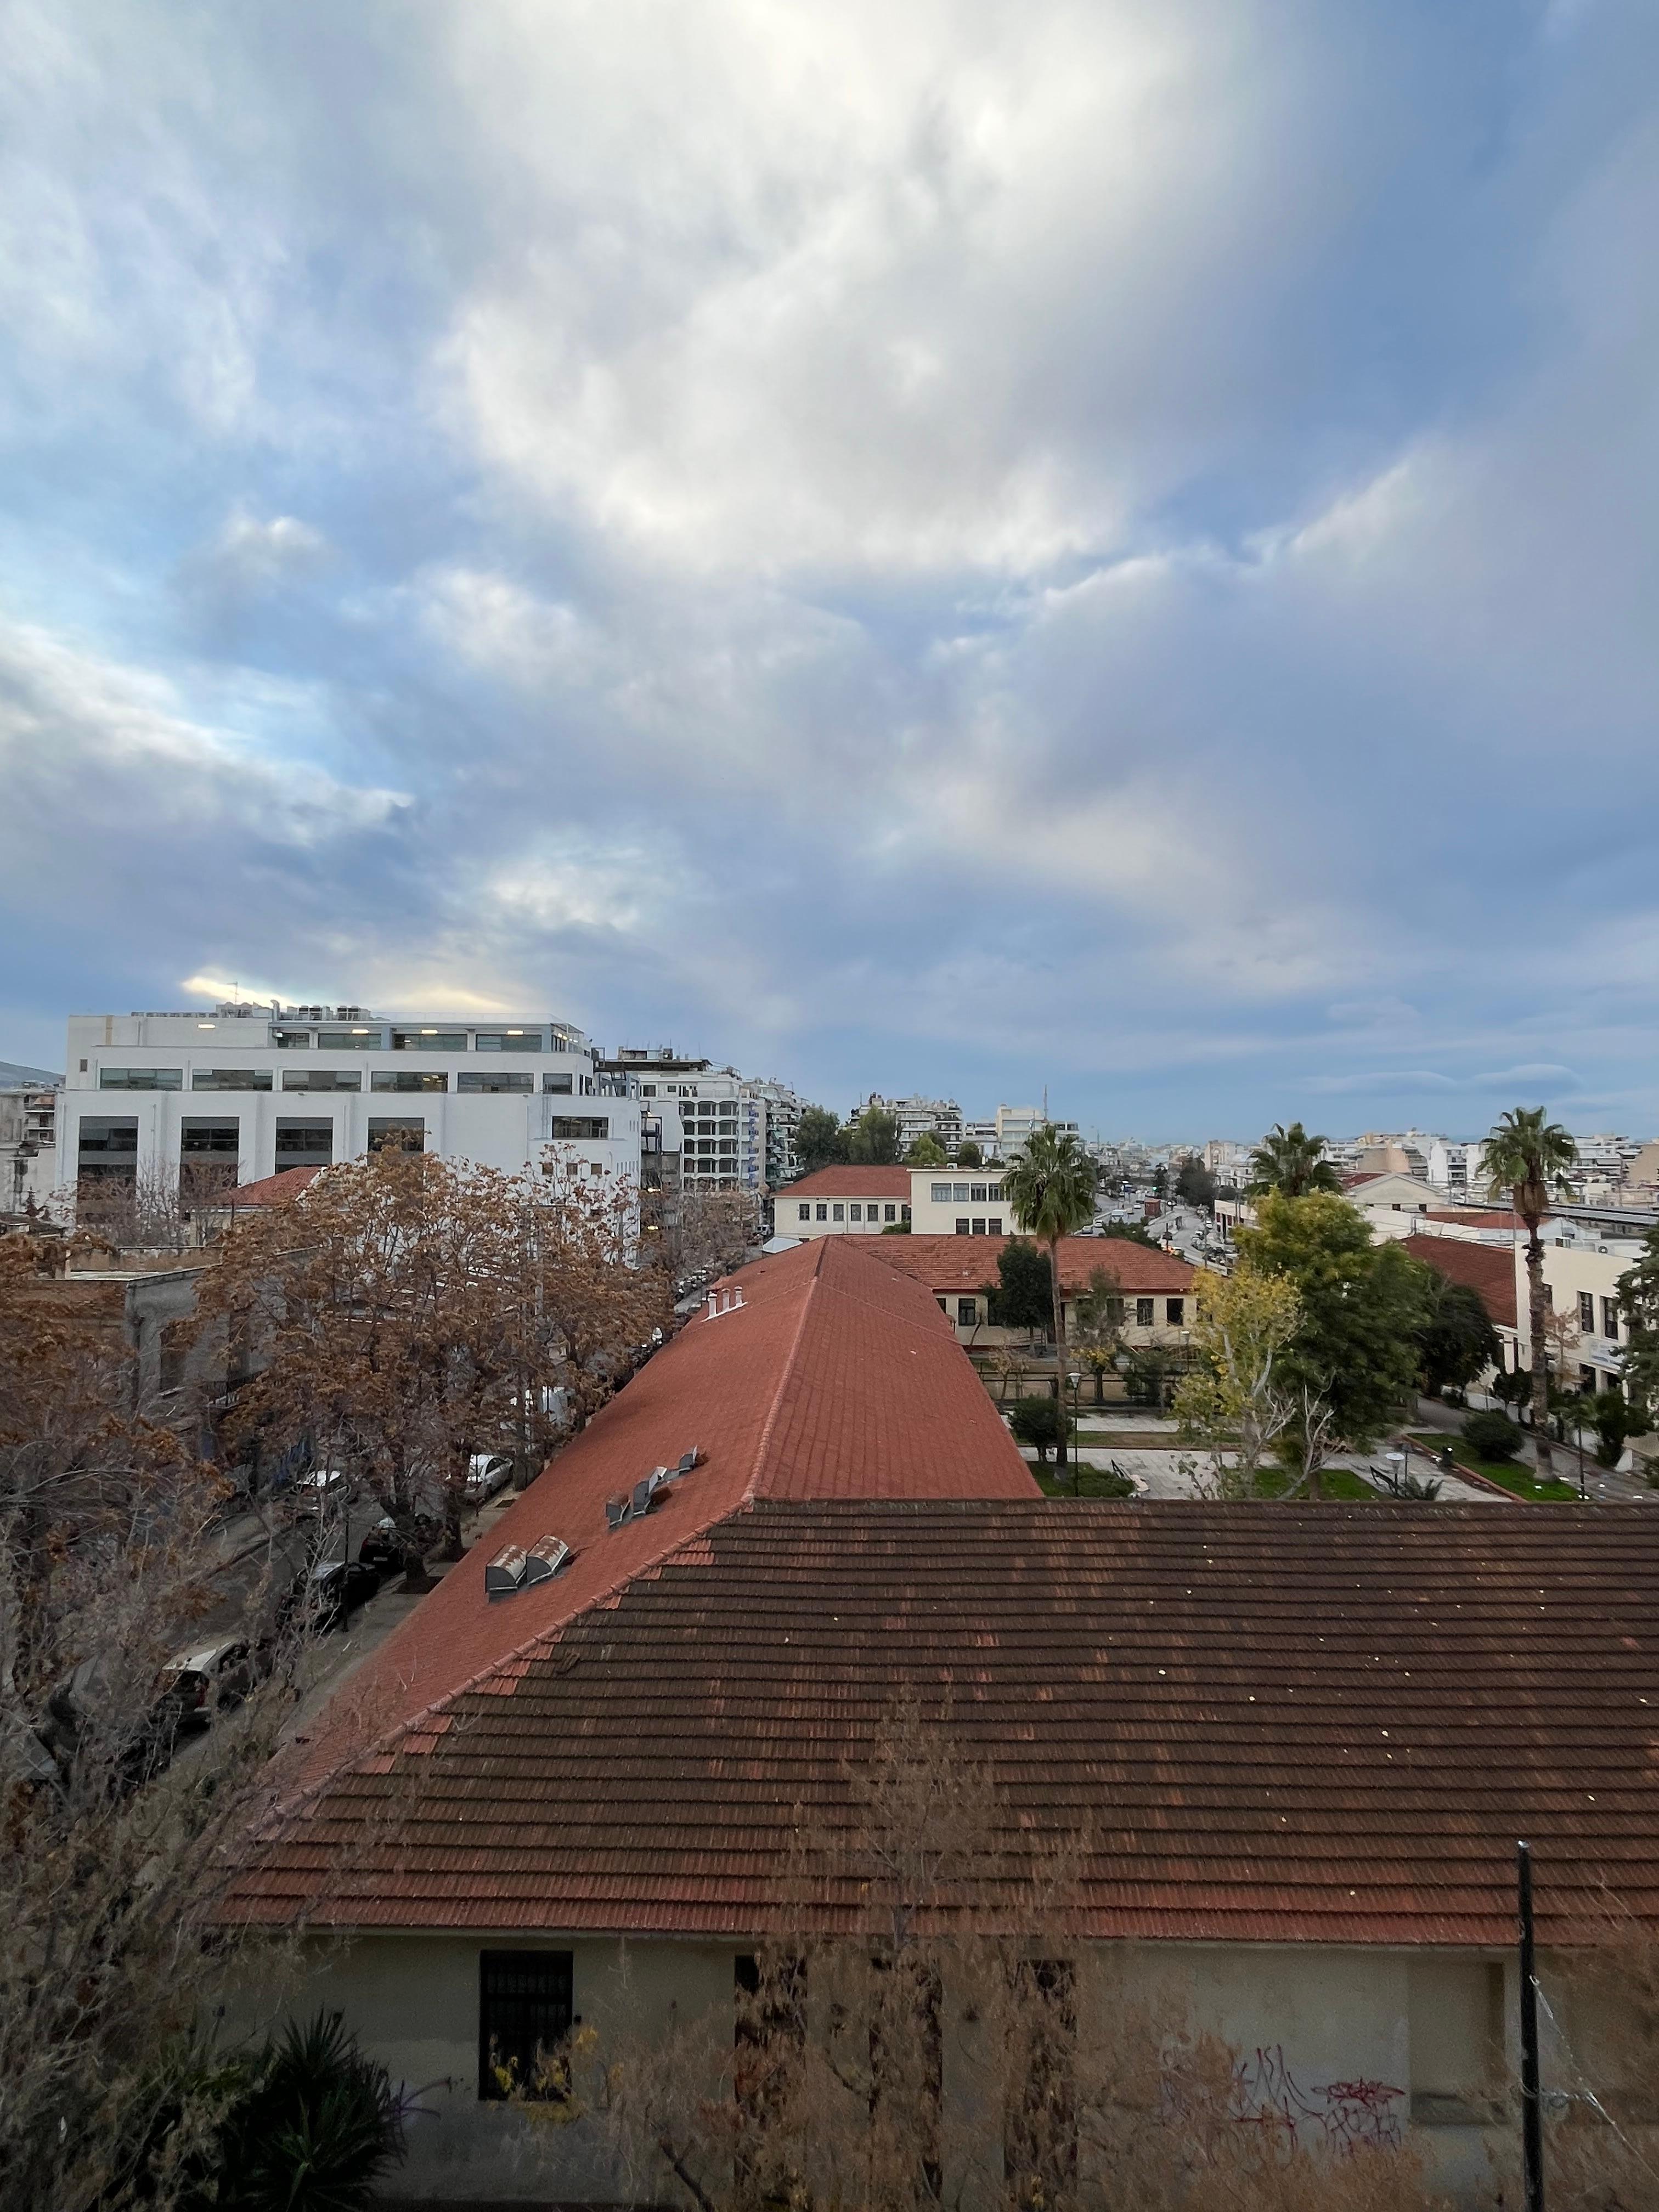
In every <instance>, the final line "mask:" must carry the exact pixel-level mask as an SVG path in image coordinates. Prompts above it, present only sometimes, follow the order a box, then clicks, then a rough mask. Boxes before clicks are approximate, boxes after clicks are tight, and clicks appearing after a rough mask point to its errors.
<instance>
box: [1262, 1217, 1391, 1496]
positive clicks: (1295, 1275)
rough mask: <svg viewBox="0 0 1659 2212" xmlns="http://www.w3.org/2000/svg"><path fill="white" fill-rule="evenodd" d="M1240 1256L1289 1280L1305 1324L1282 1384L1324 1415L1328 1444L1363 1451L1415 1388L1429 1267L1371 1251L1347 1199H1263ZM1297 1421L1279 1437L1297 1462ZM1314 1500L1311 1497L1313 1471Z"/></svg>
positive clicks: (1285, 1361) (1282, 1366)
mask: <svg viewBox="0 0 1659 2212" xmlns="http://www.w3.org/2000/svg"><path fill="white" fill-rule="evenodd" d="M1238 1249H1239V1252H1240V1255H1241V1256H1242V1257H1243V1260H1244V1261H1246V1262H1247V1264H1248V1265H1249V1266H1250V1267H1254V1268H1255V1269H1257V1270H1259V1271H1260V1272H1261V1273H1264V1274H1279V1275H1286V1276H1288V1277H1289V1278H1290V1279H1291V1282H1292V1283H1293V1284H1294V1285H1295V1286H1296V1291H1297V1297H1298V1298H1299V1299H1300V1300H1301V1304H1302V1319H1301V1322H1300V1323H1299V1325H1298V1327H1297V1332H1296V1334H1295V1335H1294V1336H1293V1337H1292V1338H1291V1340H1290V1342H1289V1343H1288V1344H1287V1345H1286V1346H1285V1348H1284V1351H1283V1352H1281V1354H1280V1355H1279V1376H1280V1380H1281V1381H1282V1382H1283V1383H1285V1385H1286V1386H1288V1387H1289V1388H1290V1389H1291V1390H1297V1391H1302V1392H1304V1393H1305V1394H1307V1397H1306V1403H1307V1404H1308V1405H1309V1406H1311V1405H1312V1404H1313V1403H1314V1401H1316V1400H1319V1401H1323V1402H1324V1403H1326V1404H1328V1407H1329V1408H1330V1423H1329V1428H1330V1434H1331V1437H1332V1438H1333V1439H1334V1440H1336V1441H1340V1443H1346V1444H1347V1445H1349V1446H1350V1447H1352V1449H1356V1450H1359V1451H1365V1450H1369V1449H1370V1446H1371V1445H1372V1444H1373V1443H1375V1441H1376V1437H1377V1436H1378V1434H1379V1433H1380V1432H1381V1431H1383V1429H1384V1428H1386V1427H1387V1425H1389V1422H1390V1421H1392V1420H1394V1419H1397V1418H1398V1416H1399V1414H1400V1413H1401V1411H1402V1409H1403V1407H1405V1405H1406V1402H1407V1400H1408V1399H1409V1398H1410V1397H1411V1395H1412V1394H1413V1389H1414V1387H1415V1384H1416V1381H1417V1364H1418V1342H1417V1338H1418V1330H1419V1328H1420V1326H1421V1324H1422V1321H1423V1316H1424V1314H1425V1310H1426V1308H1427V1304H1428V1299H1429V1296H1430V1292H1429V1289H1428V1286H1427V1281H1426V1278H1427V1276H1428V1273H1429V1271H1428V1269H1427V1268H1425V1267H1422V1266H1421V1265H1419V1262H1418V1261H1415V1260H1413V1258H1412V1256H1411V1255H1410V1254H1409V1253H1408V1252H1407V1251H1405V1250H1403V1249H1402V1248H1401V1246H1400V1245H1399V1244H1398V1243H1392V1242H1390V1243H1384V1244H1374V1243H1372V1242H1371V1233H1370V1229H1369V1228H1368V1227H1367V1226H1366V1225H1365V1223H1364V1221H1363V1220H1362V1219H1361V1218H1360V1217H1359V1215H1358V1213H1357V1212H1355V1211H1354V1209H1353V1207H1352V1206H1350V1205H1349V1204H1348V1202H1347V1200H1346V1199H1341V1198H1334V1197H1332V1196H1331V1195H1330V1194H1328V1193H1327V1192H1323V1191H1316V1192H1314V1193H1312V1194H1310V1196H1308V1197H1306V1198H1286V1197H1284V1196H1283V1195H1282V1194H1279V1193H1278V1192H1276V1191H1275V1192H1270V1193H1269V1194H1267V1196H1266V1197H1264V1198H1263V1199H1262V1200H1261V1206H1260V1209H1259V1212H1258V1217H1257V1224H1256V1226H1255V1228H1254V1229H1241V1230H1240V1231H1239V1232H1238ZM1302 1426H1303V1424H1302V1423H1301V1422H1300V1420H1299V1419H1298V1421H1297V1422H1293V1423H1292V1424H1291V1427H1290V1428H1289V1429H1288V1430H1286V1431H1285V1437H1286V1446H1285V1447H1284V1448H1285V1449H1288V1448H1289V1447H1290V1446H1294V1447H1295V1448H1296V1449H1297V1455H1298V1459H1299V1458H1300V1454H1301V1448H1302V1445H1303V1444H1304V1442H1305V1438H1304V1436H1303V1435H1302V1433H1301V1429H1302ZM1311 1494H1313V1495H1315V1496H1316V1495H1317V1494H1318V1491H1317V1474H1316V1472H1315V1473H1314V1476H1313V1484H1312V1489H1311Z"/></svg>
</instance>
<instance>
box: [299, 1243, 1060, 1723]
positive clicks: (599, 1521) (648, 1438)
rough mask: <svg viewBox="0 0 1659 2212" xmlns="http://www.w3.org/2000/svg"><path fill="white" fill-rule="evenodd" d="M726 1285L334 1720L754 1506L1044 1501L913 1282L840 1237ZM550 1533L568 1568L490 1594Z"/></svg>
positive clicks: (397, 1705)
mask: <svg viewBox="0 0 1659 2212" xmlns="http://www.w3.org/2000/svg"><path fill="white" fill-rule="evenodd" d="M894 1241H895V1242H896V1241H897V1240H896V1239H895V1240H894ZM723 1286H725V1287H730V1288H732V1289H734V1290H738V1291H741V1292H742V1294H743V1297H744V1304H742V1305H741V1306H738V1307H736V1308H735V1309H734V1310H731V1311H729V1312H726V1313H722V1314H720V1315H717V1316H714V1318H712V1319H711V1318H709V1316H708V1314H707V1311H706V1310H705V1311H704V1312H703V1313H702V1314H700V1315H698V1316H697V1317H696V1318H695V1319H694V1320H692V1321H691V1322H689V1323H688V1324H687V1326H686V1327H685V1328H684V1329H682V1330H681V1332H680V1333H679V1334H678V1336H677V1337H676V1338H675V1339H674V1340H673V1341H672V1342H671V1344H668V1345H666V1346H664V1348H663V1349H662V1350H661V1351H660V1352H658V1353H657V1354H656V1356H655V1357H654V1358H653V1359H651V1360H649V1361H648V1362H647V1364H646V1365H645V1366H644V1367H643V1368H642V1369H641V1370H640V1372H639V1373H638V1374H637V1375H636V1376H634V1378H633V1380H632V1381H631V1382H630V1383H628V1385H627V1386H626V1388H625V1389H623V1390H621V1391H619V1392H618V1393H617V1396H616V1397H615V1398H613V1399H612V1400H611V1402H610V1404H609V1405H607V1406H605V1407H604V1408H603V1409H602V1410H601V1411H600V1412H599V1413H598V1414H597V1415H596V1416H595V1417H594V1419H592V1421H591V1422H590V1423H589V1424H588V1425H587V1427H586V1429H585V1430H583V1431H582V1433H581V1434H580V1436H579V1437H576V1438H575V1439H574V1441H573V1442H572V1443H570V1444H568V1446H567V1447H566V1448H565V1449H564V1450H563V1451H562V1452H561V1453H560V1454H559V1455H557V1457H556V1458H555V1459H554V1460H552V1461H551V1462H550V1464H549V1465H548V1467H547V1468H546V1469H545V1470H544V1473H543V1474H541V1475H540V1477H539V1478H538V1480H536V1481H535V1482H533V1483H532V1484H531V1485H530V1486H529V1488H528V1489H527V1490H526V1492H525V1493H524V1495H523V1496H522V1497H521V1498H519V1499H518V1500H517V1502H516V1503H515V1504H513V1506H512V1507H511V1508H510V1509H509V1510H508V1511H507V1512H506V1513H504V1514H503V1515H502V1516H501V1519H500V1520H499V1521H498V1522H496V1524H495V1528H493V1529H492V1531H491V1533H490V1536H489V1541H488V1542H486V1543H484V1544H482V1545H480V1546H478V1547H476V1548H475V1549H474V1550H473V1551H471V1553H469V1554H468V1555H467V1557H466V1558H465V1559H463V1560H462V1561H461V1562H460V1563H459V1565H456V1566H454V1567H453V1568H452V1569H451V1570H450V1571H449V1572H448V1573H447V1575H446V1576H445V1577H444V1578H443V1580H442V1582H441V1583H440V1584H439V1586H438V1588H437V1589H435V1590H434V1591H433V1592H432V1593H431V1594H430V1595H428V1597H427V1598H426V1599H425V1600H424V1601H422V1604H421V1605H420V1606H419V1607H416V1610H415V1611H414V1612H413V1613H411V1614H410V1617H409V1619H408V1620H406V1621H404V1624H403V1625H402V1626H401V1627H400V1628H399V1629H398V1631H397V1632H396V1633H395V1634H393V1635H392V1636H391V1637H389V1638H387V1640H386V1643H385V1644H383V1645H382V1646H381V1647H380V1650H379V1651H378V1652H377V1653H376V1654H375V1656H374V1658H373V1659H372V1660H371V1661H369V1662H368V1664H367V1665H366V1666H365V1668H363V1669H362V1672H361V1673H360V1674H357V1675H355V1676H354V1677H353V1678H352V1681H351V1686H350V1690H351V1697H350V1708H351V1710H350V1713H349V1716H348V1714H347V1713H346V1711H345V1709H344V1707H342V1710H341V1713H340V1715H339V1717H338V1725H339V1728H340V1729H344V1728H345V1727H346V1726H348V1725H349V1726H351V1727H352V1728H354V1729H363V1728H368V1729H371V1730H372V1731H373V1732H374V1733H375V1734H379V1733H380V1732H381V1731H383V1730H386V1729H392V1728H393V1727H395V1726H397V1725H400V1724H403V1723H406V1722H407V1721H408V1720H409V1719H410V1717H413V1716H414V1715H416V1714H419V1713H421V1712H422V1711H426V1710H428V1708H430V1707H431V1706H433V1705H436V1704H439V1703H440V1702H441V1701H442V1700H443V1699H446V1698H448V1697H452V1696H453V1694H454V1692H456V1691H457V1690H458V1689H459V1688H460V1686H462V1685H463V1684H464V1683H467V1682H471V1681H473V1680H477V1679H478V1678H479V1677H481V1676H483V1675H484V1674H489V1673H490V1672H492V1671H493V1670H494V1669H495V1668H499V1667H501V1666H502V1665H503V1664H504V1663H507V1662H510V1661H513V1659H514V1657H515V1655H517V1654H520V1653H521V1652H523V1651H524V1650H526V1649H527V1648H529V1647H530V1646H532V1644H535V1643H536V1642H537V1640H538V1639H539V1638H546V1637H548V1636H550V1635H552V1634H554V1633H556V1632H557V1631H559V1630H560V1629H561V1628H562V1626H564V1625H565V1624H566V1623H567V1622H568V1621H569V1620H572V1619H574V1617H575V1616H576V1615H577V1614H578V1613H581V1612H582V1611H583V1610H584V1609H585V1608H586V1607H589V1606H591V1605H593V1604H595V1603H596V1602H598V1601H600V1600H602V1599H604V1598H605V1597H607V1596H608V1595H614V1593H615V1592H617V1590H619V1589H622V1588H623V1587H624V1586H625V1585H626V1584H627V1583H629V1582H630V1581H631V1580H632V1578H633V1577H635V1576H637V1575H640V1574H642V1573H645V1572H647V1571H650V1570H652V1569H653V1568H654V1567H656V1566H657V1565H659V1564H660V1562H661V1561H662V1560H664V1559H666V1558H667V1557H668V1556H669V1555H670V1554H671V1553H676V1552H678V1550H679V1549H680V1548H681V1547H683V1546H684V1545H685V1544H686V1543H688V1542H689V1541H692V1540H695V1539H696V1538H698V1537H700V1536H701V1535H702V1534H703V1533H704V1532H705V1531H706V1530H707V1529H708V1528H709V1527H710V1526H711V1524H712V1523H713V1522H716V1521H718V1520H720V1518H721V1517H722V1516H725V1515H726V1514H729V1513H732V1512H735V1511H736V1510H738V1508H739V1507H741V1506H742V1505H744V1504H746V1503H748V1502H750V1501H751V1500H753V1499H754V1498H883V1497H896V1496H904V1497H910V1498H1030V1497H1034V1496H1036V1494H1037V1490H1036V1481H1035V1480H1034V1479H1033V1477H1032V1475H1031V1474H1030V1469H1029V1468H1027V1467H1026V1465H1025V1463H1024V1461H1023V1460H1022V1459H1021V1457H1020V1455H1019V1453H1018V1449H1016V1447H1015V1445H1014V1443H1013V1441H1012V1437H1010V1436H1009V1434H1008V1431H1007V1430H1006V1428H1005V1427H1004V1426H1003V1424H1002V1421H1001V1419H1000V1417H999V1415H998V1413H997V1412H996V1409H995V1407H994V1406H993V1405H992V1403H991V1401H990V1399H989V1397H988V1396H987V1394H986V1391H985V1388H984V1385H983V1384H982V1383H981V1381H980V1380H979V1377H978V1376H977V1375H975V1371H974V1370H973V1367H972V1365H971V1364H970V1363H969V1359H968V1358H967V1355H966V1353H964V1352H963V1351H962V1350H961V1348H960V1347H959V1346H958V1345H957V1341H956V1338H955V1335H954V1334H953V1332H952V1330H951V1326H950V1324H949V1322H947V1321H946V1320H945V1316H943V1314H941V1313H940V1312H939V1308H938V1307H937V1306H936V1305H935V1304H934V1303H933V1299H932V1298H931V1297H929V1296H928V1294H927V1291H925V1290H924V1289H923V1288H922V1287H921V1285H920V1284H917V1283H911V1282H908V1281H907V1280H905V1279H904V1278H902V1276H899V1275H896V1274H895V1273H893V1272H892V1271H891V1270H890V1269H888V1268H885V1267H878V1266H877V1265H876V1264H875V1263H874V1262H873V1261H872V1260H871V1259H869V1258H868V1257H867V1256H866V1252H865V1249H864V1248H863V1247H860V1246H857V1245H854V1244H853V1243H851V1242H850V1241H849V1240H848V1239H845V1238H841V1237H820V1238H817V1239H816V1240H815V1241H814V1242H812V1243H809V1244H802V1245H798V1246H796V1247H795V1248H794V1249H793V1250H791V1251H788V1252H784V1253H779V1254H777V1255H775V1256H773V1257H771V1258H769V1259H765V1260H761V1261H756V1262H755V1263H754V1265H752V1266H751V1267H745V1268H744V1269H742V1270H741V1271H740V1272H739V1273H737V1274H734V1275H731V1276H728V1277H726V1278H725V1282H724V1285H723ZM694 1447H695V1448H696V1449H698V1450H699V1451H701V1452H702V1455H703V1464H702V1465H700V1466H698V1467H697V1468H695V1469H694V1470H693V1471H692V1472H691V1473H690V1474H687V1475H685V1476H684V1477H682V1478H680V1479H679V1480H676V1481H674V1482H673V1483H671V1484H670V1485H669V1486H668V1487H667V1488H666V1489H665V1491H663V1492H659V1495H658V1497H657V1498H656V1499H655V1500H654V1501H653V1504H652V1505H651V1508H650V1510H649V1511H648V1512H647V1514H646V1515H645V1516H643V1517H642V1518H641V1519H638V1520H629V1521H628V1522H625V1523H624V1524H623V1526H622V1527H621V1528H617V1529H615V1530H612V1529H611V1528H608V1527H607V1526H606V1521H605V1501H606V1500H607V1498H611V1497H613V1496H616V1495H618V1494H623V1495H625V1494H627V1493H629V1492H631V1491H632V1489H633V1487H634V1486H635V1483H636V1482H637V1481H639V1480H640V1479H641V1476H643V1475H647V1474H650V1473H651V1471H652V1469H653V1468H657V1467H669V1468H671V1467H673V1466H674V1465H675V1464H676V1462H678V1460H679V1458H680V1456H681V1455H682V1454H683V1453H684V1452H687V1451H689V1450H690V1449H693V1448H694ZM545 1535H555V1536H559V1537H562V1539H563V1541H565V1542H566V1543H567V1544H568V1545H569V1546H570V1547H571V1550H572V1553H573V1557H572V1558H571V1559H570V1560H569V1562H568V1565H566V1566H564V1567H563V1568H562V1571H561V1572H560V1573H559V1574H558V1575H557V1576H556V1577H554V1578H553V1579H552V1580H550V1581H548V1582H544V1583H540V1584H538V1585H537V1586H536V1587H534V1588H532V1589H526V1590H522V1591H518V1592H515V1593H514V1594H513V1595H511V1596H510V1597H507V1598H505V1599H497V1600H495V1601H493V1602H492V1601H491V1600H489V1598H487V1597H486V1596H485V1595H484V1588H483V1578H484V1568H485V1565H486V1563H487V1559H488V1558H490V1557H493V1556H494V1555H495V1553H497V1552H498V1551H500V1550H501V1549H502V1548H504V1547H506V1546H507V1545H508V1544H519V1545H522V1546H524V1547H526V1549H528V1547H530V1546H531V1545H532V1544H534V1543H535V1542H536V1541H538V1539H539V1538H541V1537H543V1536H545ZM322 1738H323V1745H322V1748H321V1749H320V1750H319V1756H318V1762H317V1763H318V1765H319V1767H322V1766H325V1765H326V1764H327V1763H328V1759H329V1757H330V1755H331V1747H333V1746H334V1745H335V1744H336V1743H337V1735H335V1734H331V1732H330V1729H328V1727H327V1725H326V1724H325V1729H324V1730H323V1731H322Z"/></svg>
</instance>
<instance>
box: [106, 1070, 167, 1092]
mask: <svg viewBox="0 0 1659 2212" xmlns="http://www.w3.org/2000/svg"><path fill="white" fill-rule="evenodd" d="M184 1087H185V1071H184V1070H183V1068H182V1067H100V1069H99V1071H98V1088H99V1089H100V1091H182V1090H183V1089H184Z"/></svg>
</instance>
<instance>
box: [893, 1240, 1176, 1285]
mask: <svg viewBox="0 0 1659 2212" xmlns="http://www.w3.org/2000/svg"><path fill="white" fill-rule="evenodd" d="M1010 1241H1011V1240H1010V1239H1009V1238H1008V1237H881V1238H879V1239H877V1238H874V1237H872V1238H871V1239H870V1241H869V1242H868V1243H864V1244H860V1246H859V1248H858V1249H860V1251H861V1252H868V1253H869V1254H870V1255H871V1257H872V1259H876V1260H884V1261H886V1262H887V1265H888V1266H889V1267H897V1268H898V1269H900V1270H901V1271H902V1273H904V1274H907V1275H914V1276H915V1279H916V1280H917V1281H918V1282H919V1283H926V1284H927V1287H928V1289H929V1290H930V1291H976V1290H980V1289H982V1288H983V1286H984V1285H986V1284H987V1283H994V1282H995V1281H996V1279H997V1259H998V1256H999V1255H1000V1253H1001V1251H1002V1249H1003V1247H1004V1246H1005V1245H1006V1244H1007V1243H1009V1242H1010ZM1097 1267H1104V1268H1105V1269H1106V1270H1107V1272H1108V1273H1110V1274H1112V1275H1115V1277H1116V1279H1117V1283H1118V1287H1119V1289H1120V1290H1122V1291H1129V1292H1131V1293H1133V1292H1134V1291H1173V1292H1176V1293H1179V1292H1180V1291H1190V1290H1191V1288H1192V1287H1193V1284H1194V1280H1195V1279H1196V1278H1197V1274H1198V1270H1197V1268H1196V1267H1189V1266H1188V1263H1187V1261H1185V1260H1177V1259H1176V1257H1175V1255H1174V1254H1173V1253H1170V1252H1154V1251H1152V1250H1151V1249H1149V1248H1148V1247H1147V1246H1146V1245H1145V1244H1137V1243H1135V1242H1134V1241H1133V1238H1132V1237H1061V1238H1060V1288H1061V1289H1062V1290H1065V1291H1086V1290H1087V1289H1088V1287H1089V1279H1090V1277H1091V1275H1092V1274H1093V1273H1095V1270H1096V1269H1097Z"/></svg>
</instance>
